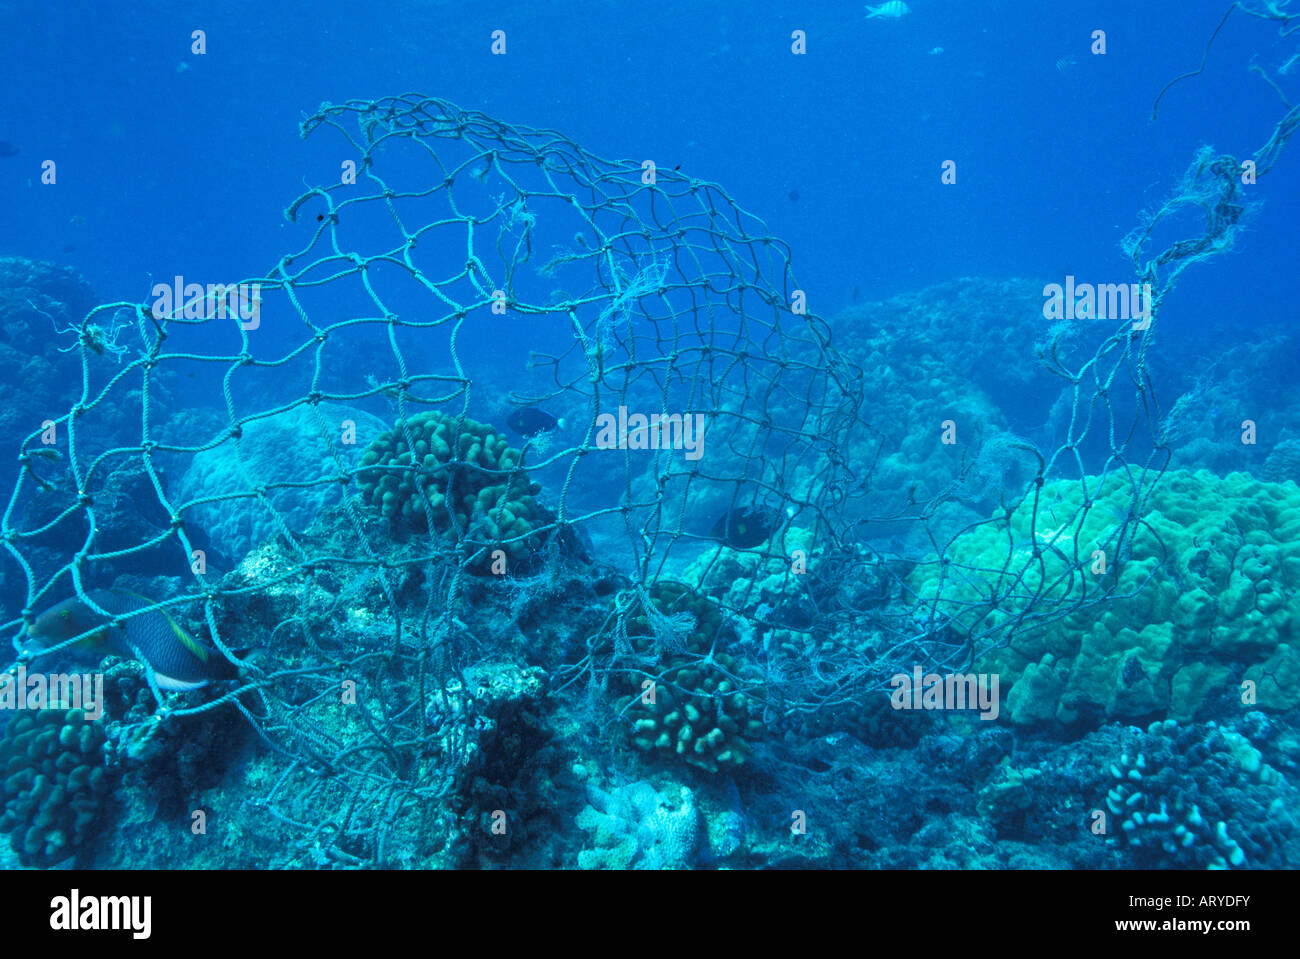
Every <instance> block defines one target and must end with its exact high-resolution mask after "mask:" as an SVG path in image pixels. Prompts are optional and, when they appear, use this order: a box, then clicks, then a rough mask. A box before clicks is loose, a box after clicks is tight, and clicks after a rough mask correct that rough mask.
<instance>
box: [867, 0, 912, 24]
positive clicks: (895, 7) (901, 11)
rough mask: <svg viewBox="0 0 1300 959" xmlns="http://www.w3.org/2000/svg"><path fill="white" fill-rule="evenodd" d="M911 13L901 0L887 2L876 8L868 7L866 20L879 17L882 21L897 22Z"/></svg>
mask: <svg viewBox="0 0 1300 959" xmlns="http://www.w3.org/2000/svg"><path fill="white" fill-rule="evenodd" d="M911 12H912V11H911V8H910V7H909V6H908V5H907V4H905V3H904V2H903V0H889V2H888V3H882V4H881V5H880V6H878V7H872V6H868V7H867V19H868V20H871V19H874V18H876V17H879V18H880V19H882V20H899V19H901V18H903V17H905V16H907V15H908V14H909V13H911Z"/></svg>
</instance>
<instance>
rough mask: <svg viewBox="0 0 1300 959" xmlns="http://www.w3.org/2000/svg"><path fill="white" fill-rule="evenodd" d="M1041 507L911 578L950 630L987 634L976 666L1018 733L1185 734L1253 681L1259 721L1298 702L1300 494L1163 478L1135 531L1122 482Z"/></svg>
mask: <svg viewBox="0 0 1300 959" xmlns="http://www.w3.org/2000/svg"><path fill="white" fill-rule="evenodd" d="M1085 487H1086V491H1085ZM1038 499H1039V504H1040V505H1039V508H1038V511H1037V516H1036V517H1035V511H1034V504H1033V500H1034V497H1033V496H1030V497H1028V498H1026V500H1025V501H1024V502H1022V503H1021V504H1020V505H1019V506H1018V507H1017V508H1016V509H1014V510H1013V511H1012V512H1011V513H1010V515H1009V516H1007V517H1006V518H1000V519H997V520H995V521H994V522H991V523H985V524H983V525H981V526H978V527H976V528H974V529H972V530H970V531H968V532H966V533H964V534H963V535H961V536H959V537H957V539H955V540H954V541H953V543H952V544H951V546H950V547H949V548H948V550H947V552H946V556H947V558H949V559H950V560H951V561H952V562H951V564H949V565H947V566H943V565H941V564H938V563H933V562H932V563H926V564H924V565H922V566H920V567H918V568H917V570H916V571H914V573H913V574H912V577H911V585H912V587H913V588H914V589H916V590H917V593H918V595H919V596H920V597H921V598H923V599H927V600H930V601H933V602H935V604H936V607H937V609H938V611H939V612H941V613H944V614H946V615H949V616H952V617H953V626H954V627H955V628H956V629H958V630H959V631H961V632H965V633H967V634H975V635H979V634H983V636H984V639H983V640H982V648H983V652H982V653H981V654H980V655H979V657H978V660H977V667H978V668H979V669H980V670H982V671H990V672H996V673H998V674H999V675H1000V677H1001V686H1002V691H1003V693H1004V695H1006V705H1007V707H1008V711H1009V713H1010V716H1011V719H1012V720H1013V721H1015V722H1016V723H1020V724H1036V723H1043V722H1053V721H1056V722H1060V723H1064V724H1067V725H1068V724H1076V723H1078V724H1095V723H1098V722H1100V721H1103V720H1111V719H1121V720H1128V721H1134V720H1139V719H1144V720H1150V719H1153V718H1160V719H1163V718H1166V717H1168V718H1173V719H1176V720H1179V721H1184V720H1187V719H1191V718H1192V717H1194V716H1196V715H1197V713H1198V710H1201V709H1202V708H1203V707H1204V708H1207V709H1208V708H1213V706H1214V704H1215V702H1216V701H1218V702H1219V703H1223V702H1227V698H1228V697H1231V698H1232V699H1233V701H1235V702H1238V703H1240V701H1241V697H1242V695H1243V687H1242V684H1243V682H1245V681H1251V682H1253V683H1254V692H1255V695H1256V696H1257V698H1258V706H1259V707H1260V708H1263V709H1286V708H1289V707H1291V706H1294V705H1295V704H1296V703H1297V701H1298V700H1300V633H1298V632H1297V618H1298V617H1300V606H1298V605H1297V603H1296V599H1295V596H1296V592H1295V591H1296V589H1297V587H1300V488H1297V486H1296V485H1295V484H1294V483H1282V484H1274V483H1264V482H1260V481H1257V480H1255V479H1253V478H1252V477H1250V476H1248V475H1246V474H1244V473H1233V474H1230V475H1228V476H1226V477H1222V478H1221V477H1218V476H1216V475H1214V474H1213V473H1210V472H1208V471H1205V470H1200V471H1196V472H1187V471H1169V472H1167V473H1166V474H1165V475H1164V476H1163V477H1161V478H1160V479H1159V481H1158V482H1157V483H1156V485H1155V487H1154V490H1153V492H1152V494H1151V496H1150V498H1149V499H1148V500H1147V501H1146V505H1145V508H1144V510H1143V511H1142V512H1141V514H1140V515H1139V514H1134V515H1133V516H1132V517H1131V519H1135V520H1137V522H1136V523H1134V522H1132V521H1131V519H1130V513H1129V511H1130V504H1131V503H1132V500H1133V495H1132V488H1131V486H1130V485H1129V481H1128V479H1127V478H1126V477H1125V476H1123V475H1121V474H1118V473H1114V474H1110V475H1109V476H1108V477H1107V478H1106V480H1105V481H1104V483H1103V482H1101V481H1100V480H1098V479H1097V478H1087V479H1086V480H1084V481H1079V480H1061V481H1057V482H1052V483H1047V484H1045V485H1044V487H1043V488H1042V490H1041V491H1040V492H1039V497H1038ZM1085 503H1086V504H1087V505H1086V508H1085ZM1126 520H1130V521H1129V522H1127V524H1126ZM1126 525H1127V528H1128V529H1130V530H1131V531H1132V534H1131V535H1128V534H1125V535H1124V536H1121V535H1120V533H1121V531H1122V530H1124V529H1125V528H1126ZM1098 551H1100V554H1104V558H1105V561H1106V565H1105V567H1104V570H1103V569H1102V568H1101V567H1100V566H1099V565H1098V562H1097V557H1098V555H1100V554H1099V552H1098ZM1116 554H1118V558H1117V556H1116ZM941 581H942V586H940V583H941ZM995 597H996V598H995ZM1043 613H1049V614H1051V615H1047V616H1042V614H1043ZM1026 614H1033V615H1035V616H1038V617H1039V621H1037V622H1034V623H1031V622H1030V621H1029V620H1026V619H1025V616H1026ZM990 630H991V632H990ZM999 636H1000V637H1001V638H1002V642H1001V643H999V642H989V640H993V639H997V638H998V637H999ZM990 645H992V646H994V647H996V648H991V649H990V648H989V646H990ZM1008 690H1009V693H1008Z"/></svg>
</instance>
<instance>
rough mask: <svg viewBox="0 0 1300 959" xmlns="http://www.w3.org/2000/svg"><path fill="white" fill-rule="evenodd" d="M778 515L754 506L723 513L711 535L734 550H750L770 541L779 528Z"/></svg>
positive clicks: (714, 525)
mask: <svg viewBox="0 0 1300 959" xmlns="http://www.w3.org/2000/svg"><path fill="white" fill-rule="evenodd" d="M777 525H778V524H777V515H776V514H775V513H773V512H771V511H769V510H763V509H756V508H754V507H752V506H738V507H736V508H735V509H733V510H732V511H731V512H729V513H723V514H722V516H720V517H718V521H717V522H716V523H714V524H713V531H712V532H711V533H709V535H710V536H711V537H712V538H713V539H716V540H717V541H718V542H720V543H724V544H726V545H727V546H730V547H731V548H732V549H750V548H752V547H754V546H757V545H758V544H759V543H762V542H763V541H764V540H766V539H768V537H770V536H771V535H772V533H773V532H775V531H776V528H777Z"/></svg>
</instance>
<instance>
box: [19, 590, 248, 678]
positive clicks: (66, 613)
mask: <svg viewBox="0 0 1300 959" xmlns="http://www.w3.org/2000/svg"><path fill="white" fill-rule="evenodd" d="M86 595H87V596H89V597H90V599H91V600H92V601H93V602H94V603H95V604H96V605H97V606H99V607H100V608H101V609H105V610H107V611H108V612H109V613H112V614H113V615H114V616H125V615H126V614H127V613H131V612H134V611H135V610H137V609H143V608H145V607H149V606H153V602H152V601H151V600H149V599H147V598H145V597H144V596H140V595H139V594H137V593H129V592H125V591H123V590H116V589H111V590H110V589H92V590H87V592H86ZM96 627H101V628H99V629H96ZM91 630H94V632H91ZM82 633H89V635H88V636H86V637H85V638H84V639H82V640H79V641H78V642H76V643H74V644H73V645H72V646H71V647H70V648H71V649H72V650H73V651H74V652H77V653H81V654H83V655H92V656H96V657H102V656H104V655H106V654H108V653H116V654H118V655H119V656H129V657H134V656H135V655H136V653H137V651H138V653H139V656H140V657H141V658H142V659H143V660H144V661H145V662H146V663H148V664H149V666H150V667H152V668H153V671H154V677H155V679H156V680H157V682H158V686H159V688H160V689H170V690H185V689H198V688H199V687H200V686H205V685H207V683H208V682H210V681H212V680H214V679H229V678H232V677H234V676H235V675H236V673H235V668H234V665H233V664H232V663H230V662H228V661H227V660H226V658H225V657H224V656H222V655H221V654H220V653H218V652H217V651H216V650H215V649H210V648H209V647H207V646H204V645H203V644H202V643H200V642H199V641H198V640H197V639H195V638H194V637H193V636H191V635H190V634H189V633H188V632H187V631H186V630H185V628H184V627H183V626H181V624H180V623H178V622H176V620H175V619H173V618H172V616H171V614H170V613H169V612H168V611H167V610H165V609H152V610H150V611H149V612H146V613H141V614H140V615H138V616H132V617H131V618H130V619H127V620H124V621H123V622H122V623H121V624H119V625H118V626H117V627H111V626H109V618H108V617H106V616H103V615H101V614H99V613H97V612H95V611H94V610H93V609H91V608H90V607H89V606H87V605H86V603H85V602H83V601H82V600H81V599H80V598H79V597H76V596H74V597H72V598H71V599H65V600H64V601H63V602H61V603H58V604H56V605H54V606H51V607H50V608H49V609H47V610H46V611H45V612H43V613H41V614H40V615H39V616H37V617H36V621H35V622H34V623H32V625H31V626H29V627H28V629H27V637H28V640H29V641H31V642H32V643H33V644H34V645H36V646H39V647H42V648H49V647H51V646H57V645H58V644H59V643H62V642H66V641H67V640H69V639H72V638H73V637H74V636H80V635H81V634H82Z"/></svg>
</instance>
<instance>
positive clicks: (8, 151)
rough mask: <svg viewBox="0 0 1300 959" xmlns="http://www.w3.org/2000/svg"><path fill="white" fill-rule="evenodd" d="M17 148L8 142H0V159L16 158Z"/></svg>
mask: <svg viewBox="0 0 1300 959" xmlns="http://www.w3.org/2000/svg"><path fill="white" fill-rule="evenodd" d="M17 155H18V148H17V147H16V146H14V145H13V144H12V143H10V142H9V141H8V140H0V157H16V156H17Z"/></svg>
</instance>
